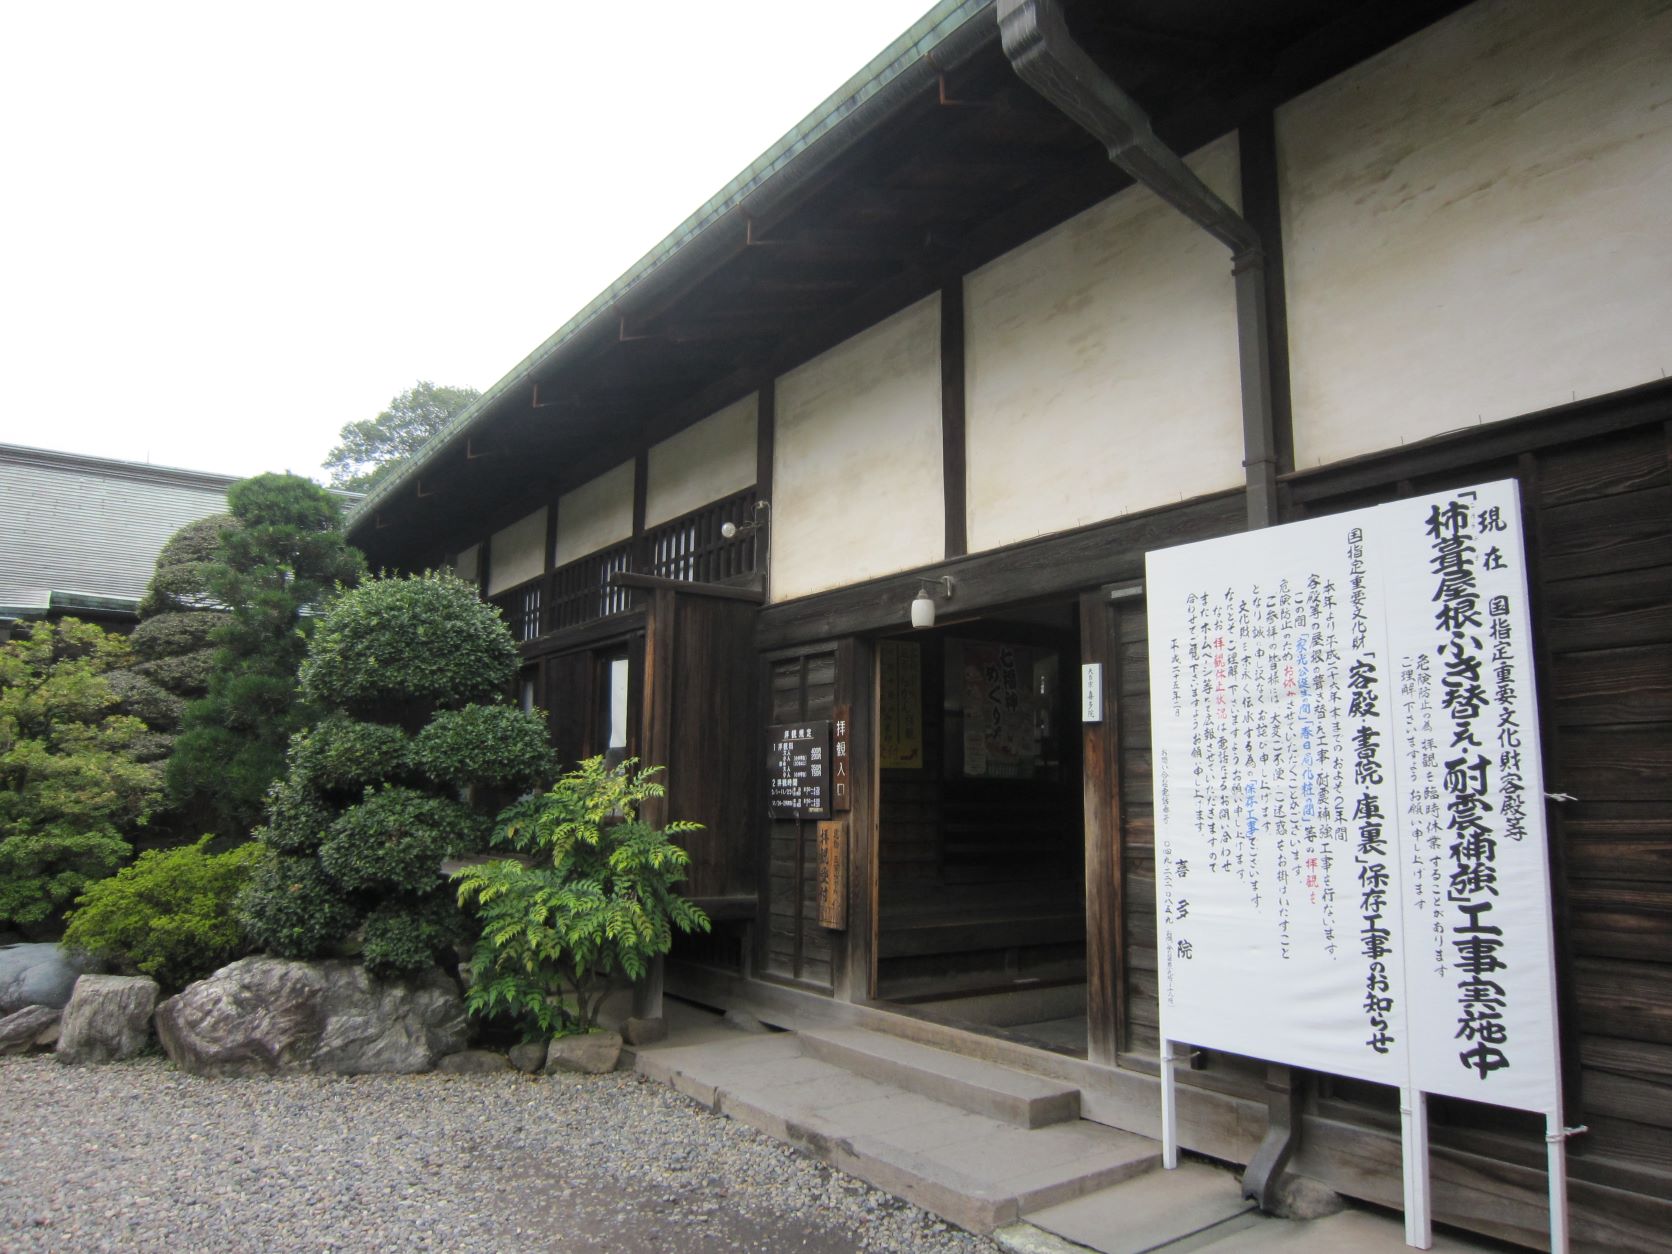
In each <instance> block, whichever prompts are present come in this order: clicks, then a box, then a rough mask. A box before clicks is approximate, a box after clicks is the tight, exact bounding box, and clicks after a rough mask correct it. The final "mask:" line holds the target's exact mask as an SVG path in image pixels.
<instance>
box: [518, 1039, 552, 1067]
mask: <svg viewBox="0 0 1672 1254" xmlns="http://www.w3.org/2000/svg"><path fill="white" fill-rule="evenodd" d="M510 1060H511V1065H512V1066H513V1067H515V1068H516V1069H517V1070H518V1071H526V1072H527V1073H528V1074H529V1075H533V1074H534V1073H535V1072H536V1071H538V1070H539V1069H540V1068H541V1067H543V1066H545V1065H546V1043H545V1042H544V1041H525V1042H524V1043H523V1044H521V1045H513V1046H511V1049H510Z"/></svg>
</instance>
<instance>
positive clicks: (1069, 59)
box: [998, 0, 1301, 1211]
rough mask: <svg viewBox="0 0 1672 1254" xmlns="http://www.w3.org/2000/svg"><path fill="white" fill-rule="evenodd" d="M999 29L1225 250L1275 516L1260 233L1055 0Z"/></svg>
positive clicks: (1063, 104) (1278, 1167)
mask: <svg viewBox="0 0 1672 1254" xmlns="http://www.w3.org/2000/svg"><path fill="white" fill-rule="evenodd" d="M998 17H999V35H1000V38H1001V39H1002V41H1003V43H1004V54H1005V56H1006V57H1008V58H1009V59H1010V64H1011V66H1012V68H1014V69H1015V71H1016V73H1017V74H1018V75H1019V76H1020V77H1021V79H1022V81H1023V82H1025V83H1027V84H1028V85H1029V86H1030V87H1032V88H1033V89H1034V90H1035V91H1037V92H1038V93H1039V94H1040V95H1041V96H1043V97H1045V99H1046V100H1048V101H1049V102H1050V103H1051V104H1053V105H1054V106H1056V108H1057V109H1059V110H1060V111H1061V112H1062V113H1064V114H1065V115H1067V116H1068V117H1070V118H1072V119H1073V120H1074V121H1075V122H1077V123H1079V124H1080V125H1081V126H1082V127H1084V128H1085V129H1086V130H1088V131H1090V132H1091V134H1092V135H1093V136H1094V137H1096V139H1097V141H1098V142H1099V143H1100V144H1102V145H1103V146H1104V148H1106V149H1107V150H1108V153H1109V160H1111V161H1113V162H1114V163H1115V164H1116V165H1118V166H1119V167H1120V168H1121V169H1123V170H1125V171H1126V172H1127V173H1128V174H1130V175H1131V176H1132V177H1133V178H1134V179H1135V180H1136V181H1137V182H1139V183H1141V184H1142V185H1143V186H1145V187H1147V188H1149V189H1150V190H1151V191H1153V192H1155V193H1156V194H1157V195H1158V196H1160V197H1161V198H1162V199H1163V200H1165V201H1166V202H1167V203H1168V204H1170V205H1172V206H1173V207H1174V208H1175V209H1177V210H1178V211H1179V212H1180V213H1182V214H1184V216H1185V217H1187V218H1189V219H1190V220H1191V221H1192V222H1194V223H1196V225H1197V226H1199V227H1201V228H1202V229H1203V230H1204V231H1206V232H1207V233H1208V234H1209V235H1211V236H1213V237H1214V238H1215V239H1216V240H1218V241H1219V242H1220V243H1221V244H1224V245H1225V247H1226V248H1228V249H1230V250H1231V273H1232V274H1233V275H1234V276H1235V278H1236V304H1237V358H1238V367H1239V373H1240V380H1241V384H1242V440H1243V466H1244V467H1245V468H1246V472H1247V502H1248V529H1249V530H1251V531H1252V530H1255V529H1256V528H1260V527H1269V526H1271V525H1273V524H1274V523H1275V522H1276V521H1277V434H1276V421H1275V418H1274V415H1273V409H1272V392H1271V324H1270V321H1269V318H1268V314H1267V306H1266V253H1265V248H1264V247H1263V245H1262V243H1261V240H1260V233H1259V232H1258V231H1257V230H1255V229H1254V228H1253V227H1252V226H1250V225H1249V224H1248V222H1246V221H1245V220H1244V219H1243V218H1242V216H1241V215H1240V214H1238V213H1237V212H1236V210H1234V209H1232V208H1231V206H1230V205H1228V204H1226V203H1225V202H1224V201H1223V200H1222V199H1220V197H1219V196H1218V195H1216V194H1215V193H1214V191H1213V189H1212V188H1210V187H1208V185H1207V184H1205V183H1204V182H1202V180H1201V179H1199V178H1197V177H1196V175H1195V173H1194V172H1193V171H1192V170H1191V169H1190V167H1189V166H1187V165H1186V164H1185V163H1184V161H1183V159H1182V158H1180V157H1179V155H1178V154H1177V153H1175V152H1174V151H1173V150H1172V149H1170V148H1168V147H1167V146H1166V145H1165V144H1163V143H1162V142H1161V141H1160V140H1159V139H1157V138H1156V136H1155V129H1154V127H1153V126H1152V125H1151V124H1150V119H1149V115H1148V114H1146V113H1145V112H1144V111H1143V109H1142V108H1141V107H1140V106H1139V105H1138V103H1137V101H1135V100H1133V99H1132V97H1130V96H1128V95H1127V94H1126V93H1125V92H1124V91H1122V90H1121V89H1120V87H1119V86H1117V85H1116V84H1115V82H1114V80H1113V79H1111V78H1110V77H1109V76H1108V75H1107V74H1105V73H1104V72H1103V70H1102V69H1101V68H1099V67H1098V65H1097V63H1096V62H1095V61H1093V60H1092V59H1091V57H1090V56H1088V55H1087V54H1086V52H1085V50H1084V49H1083V48H1081V47H1080V45H1079V44H1077V43H1075V42H1074V39H1073V36H1071V35H1070V34H1069V33H1068V24H1067V22H1066V21H1065V20H1064V19H1063V15H1062V10H1061V8H1060V7H1058V5H1057V3H1056V0H999V4H998ZM1298 1080H1299V1077H1298V1076H1297V1075H1296V1074H1295V1073H1294V1072H1293V1071H1292V1070H1291V1069H1290V1068H1289V1067H1286V1066H1282V1065H1280V1064H1272V1065H1270V1066H1268V1067H1267V1069H1266V1096H1267V1120H1266V1135H1265V1138H1264V1139H1263V1140H1262V1141H1261V1142H1260V1145H1259V1148H1258V1149H1256V1150H1255V1152H1254V1156H1253V1158H1252V1159H1250V1160H1249V1163H1248V1168H1247V1170H1246V1171H1245V1172H1244V1173H1243V1190H1242V1191H1243V1195H1244V1196H1246V1197H1252V1198H1255V1199H1256V1200H1257V1201H1258V1202H1259V1204H1260V1208H1261V1209H1262V1210H1265V1211H1271V1210H1275V1209H1277V1207H1278V1205H1279V1201H1280V1193H1281V1190H1280V1187H1279V1186H1280V1183H1281V1179H1282V1175H1283V1169H1284V1168H1285V1167H1286V1166H1287V1165H1288V1162H1289V1159H1290V1157H1291V1156H1292V1155H1293V1154H1294V1151H1295V1149H1296V1147H1297V1144H1298V1142H1299V1139H1300V1105H1299V1098H1300V1087H1301V1086H1300V1084H1299V1083H1298Z"/></svg>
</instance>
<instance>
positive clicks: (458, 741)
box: [412, 705, 553, 789]
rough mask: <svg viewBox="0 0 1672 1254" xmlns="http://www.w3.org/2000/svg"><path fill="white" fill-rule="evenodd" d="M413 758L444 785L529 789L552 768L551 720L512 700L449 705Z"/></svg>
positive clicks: (416, 743) (417, 745)
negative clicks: (510, 702) (455, 707)
mask: <svg viewBox="0 0 1672 1254" xmlns="http://www.w3.org/2000/svg"><path fill="white" fill-rule="evenodd" d="M412 761H413V764H414V765H415V766H417V767H418V769H419V770H421V771H423V772H424V774H425V775H427V776H428V777H429V778H430V779H432V780H434V781H435V782H436V783H438V784H450V785H452V786H454V787H465V786H468V785H482V786H485V787H488V788H516V789H521V788H528V787H531V786H532V785H534V784H535V783H537V782H539V781H540V780H542V779H548V778H550V776H551V773H552V765H553V763H552V750H551V741H550V739H549V737H548V734H547V731H546V720H545V719H544V718H543V717H542V716H541V715H540V714H538V713H536V712H534V711H532V710H519V709H516V708H515V707H513V706H509V705H467V706H465V707H464V709H462V710H443V711H442V712H441V713H439V714H437V715H436V716H435V717H434V718H433V719H431V720H430V722H429V725H428V726H426V727H425V728H424V730H423V731H421V732H419V733H418V735H417V737H416V738H415V739H414V740H413V743H412Z"/></svg>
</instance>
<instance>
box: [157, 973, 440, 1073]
mask: <svg viewBox="0 0 1672 1254" xmlns="http://www.w3.org/2000/svg"><path fill="white" fill-rule="evenodd" d="M157 1036H158V1037H159V1038H160V1039H161V1040H162V1043H163V1049H164V1050H166V1051H167V1053H168V1056H169V1057H170V1058H172V1059H173V1060H174V1063H175V1065H176V1066H178V1067H179V1068H180V1069H181V1070H182V1071H189V1072H191V1073H192V1074H194V1075H217V1076H225V1075H252V1074H259V1073H264V1072H273V1071H319V1072H328V1073H331V1074H334V1075H365V1074H369V1073H391V1074H409V1073H412V1072H417V1071H430V1070H433V1069H434V1067H435V1064H436V1060H437V1059H438V1058H441V1057H443V1056H444V1055H447V1054H452V1053H457V1052H458V1051H459V1050H462V1049H463V1048H464V1046H465V1039H466V1024H465V1012H464V1003H463V1001H461V1000H460V998H459V992H458V989H457V988H456V987H455V986H454V984H453V982H452V981H451V980H449V979H448V978H447V977H446V976H445V975H443V974H442V973H441V972H440V971H439V970H434V969H432V970H430V971H428V972H425V973H424V974H423V975H420V976H416V977H412V978H409V979H404V980H377V979H373V978H372V977H371V976H370V975H368V974H367V973H366V969H365V968H364V967H361V966H359V965H357V964H355V963H351V962H294V961H289V960H286V959H281V958H244V959H241V960H240V961H238V962H234V963H233V964H232V965H231V966H226V967H222V968H221V969H220V970H219V971H217V972H215V974H213V975H211V976H210V977H209V978H208V979H206V980H199V981H198V982H197V983H196V984H193V985H191V986H189V987H188V988H187V989H186V990H185V991H184V992H182V993H181V994H180V995H179V996H177V997H171V998H169V999H168V1000H167V1001H165V1002H164V1003H163V1004H162V1005H161V1006H160V1007H158V1009H157Z"/></svg>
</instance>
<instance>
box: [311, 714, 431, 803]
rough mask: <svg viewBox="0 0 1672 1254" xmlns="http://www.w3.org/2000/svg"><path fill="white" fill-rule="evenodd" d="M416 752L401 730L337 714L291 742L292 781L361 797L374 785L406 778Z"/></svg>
mask: <svg viewBox="0 0 1672 1254" xmlns="http://www.w3.org/2000/svg"><path fill="white" fill-rule="evenodd" d="M410 751H411V744H410V742H409V740H408V738H407V734H406V733H405V732H403V731H402V730H401V729H400V728H399V727H395V726H392V725H391V724H388V723H367V722H362V721H361V720H359V719H352V718H344V717H342V716H341V715H335V716H333V717H331V718H327V719H322V720H321V721H320V722H319V723H318V724H317V725H316V726H314V727H312V728H309V729H308V730H307V731H304V732H299V733H298V734H297V735H296V736H294V737H293V738H292V739H291V742H290V754H289V766H290V778H291V779H292V780H293V781H294V784H295V786H297V787H302V788H310V789H313V790H314V791H316V792H319V793H322V794H323V793H334V792H352V793H356V794H358V793H360V792H362V791H363V790H364V789H365V788H366V786H367V785H368V784H375V783H380V782H383V781H391V780H399V779H403V778H405V776H406V775H407V773H408V771H409V764H408V755H409V753H410Z"/></svg>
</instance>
